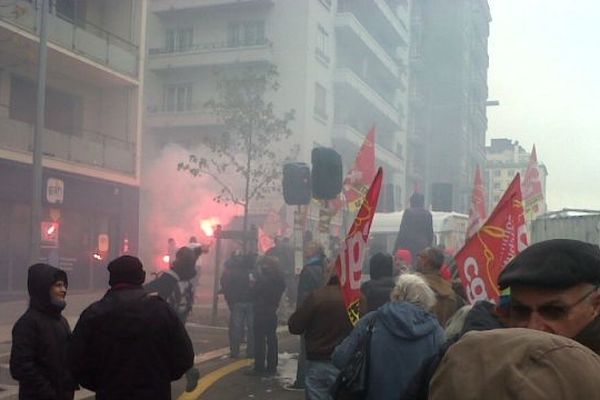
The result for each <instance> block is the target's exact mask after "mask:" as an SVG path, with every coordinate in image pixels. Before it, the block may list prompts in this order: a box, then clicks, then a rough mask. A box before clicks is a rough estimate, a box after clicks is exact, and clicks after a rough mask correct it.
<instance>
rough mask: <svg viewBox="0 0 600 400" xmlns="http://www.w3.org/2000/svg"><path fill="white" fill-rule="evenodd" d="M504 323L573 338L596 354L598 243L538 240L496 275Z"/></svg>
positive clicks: (599, 342) (599, 338)
mask: <svg viewBox="0 0 600 400" xmlns="http://www.w3.org/2000/svg"><path fill="white" fill-rule="evenodd" d="M498 281H499V284H500V288H501V289H506V288H510V294H511V296H510V307H509V308H508V312H507V318H508V323H509V325H510V326H512V327H519V328H530V329H536V330H539V331H544V332H549V333H554V334H557V335H561V336H566V337H569V338H573V339H575V340H576V341H578V342H579V343H581V344H583V345H585V346H587V347H589V348H590V349H592V350H593V351H594V352H596V353H597V354H600V291H599V290H598V287H599V285H600V249H599V248H598V246H595V245H592V244H589V243H585V242H581V241H578V240H569V239H554V240H548V241H544V242H540V243H536V244H534V245H532V246H530V247H528V248H527V249H525V250H524V251H523V252H521V253H520V254H519V255H518V256H516V257H515V258H514V259H513V260H512V261H511V262H510V263H509V264H508V265H507V266H506V268H505V269H504V271H502V273H501V274H500V277H499V280H498Z"/></svg>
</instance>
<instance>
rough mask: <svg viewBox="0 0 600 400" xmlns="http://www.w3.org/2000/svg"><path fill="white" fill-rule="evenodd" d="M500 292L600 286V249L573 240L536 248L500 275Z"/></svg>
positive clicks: (517, 258)
mask: <svg viewBox="0 0 600 400" xmlns="http://www.w3.org/2000/svg"><path fill="white" fill-rule="evenodd" d="M498 283H499V285H500V288H501V289H505V288H507V287H510V286H515V285H526V286H536V287H544V288H555V289H564V288H568V287H571V286H575V285H577V284H579V283H591V284H600V248H598V246H596V245H593V244H590V243H586V242H581V241H579V240H571V239H553V240H547V241H544V242H539V243H536V244H533V245H531V246H529V247H528V248H526V249H525V250H523V251H522V252H521V253H520V254H518V255H517V256H516V257H515V258H513V260H512V261H511V262H509V263H508V265H507V266H506V268H504V270H503V271H502V273H501V274H500V277H499V279H498Z"/></svg>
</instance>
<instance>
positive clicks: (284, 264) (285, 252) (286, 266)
mask: <svg viewBox="0 0 600 400" xmlns="http://www.w3.org/2000/svg"><path fill="white" fill-rule="evenodd" d="M265 256H270V257H275V258H277V261H279V265H280V266H281V272H282V273H283V275H284V276H293V275H294V249H292V248H291V247H290V246H288V245H284V244H279V245H277V246H274V247H271V248H270V249H269V250H267V252H266V253H265Z"/></svg>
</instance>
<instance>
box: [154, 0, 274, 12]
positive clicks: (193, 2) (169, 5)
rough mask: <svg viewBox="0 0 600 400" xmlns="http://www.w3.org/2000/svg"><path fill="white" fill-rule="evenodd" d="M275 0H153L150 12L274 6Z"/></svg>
mask: <svg viewBox="0 0 600 400" xmlns="http://www.w3.org/2000/svg"><path fill="white" fill-rule="evenodd" d="M272 5H273V0H152V1H151V2H150V3H149V9H150V11H152V12H154V13H157V14H159V15H160V14H163V13H171V12H188V11H193V10H197V11H204V10H206V9H207V8H226V7H237V8H240V6H242V7H254V6H272Z"/></svg>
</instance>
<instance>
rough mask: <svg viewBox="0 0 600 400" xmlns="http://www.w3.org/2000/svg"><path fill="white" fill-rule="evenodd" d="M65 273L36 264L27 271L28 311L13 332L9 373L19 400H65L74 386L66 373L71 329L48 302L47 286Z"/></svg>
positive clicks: (65, 279)
mask: <svg viewBox="0 0 600 400" xmlns="http://www.w3.org/2000/svg"><path fill="white" fill-rule="evenodd" d="M59 280H63V281H64V282H65V283H67V276H66V274H65V273H64V271H62V270H60V269H58V268H54V267H52V266H50V265H45V264H37V265H34V266H32V267H31V268H30V269H29V272H28V278H27V286H28V289H29V296H30V302H29V308H28V309H27V311H26V312H25V314H23V316H22V317H21V318H19V320H18V321H17V323H16V324H15V326H14V327H13V331H12V349H11V353H10V373H11V375H12V377H13V378H14V379H15V380H17V381H19V399H20V400H26V399H35V400H67V399H72V398H73V391H74V390H75V388H76V386H77V385H76V384H75V382H74V380H73V379H72V377H71V375H70V373H69V372H68V370H67V365H66V347H67V341H68V339H69V336H70V335H71V329H70V328H69V324H68V322H67V320H66V319H65V318H64V317H63V316H62V315H61V309H60V308H58V307H56V306H54V305H52V303H51V302H50V287H51V286H52V284H54V283H55V282H57V281H59Z"/></svg>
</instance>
